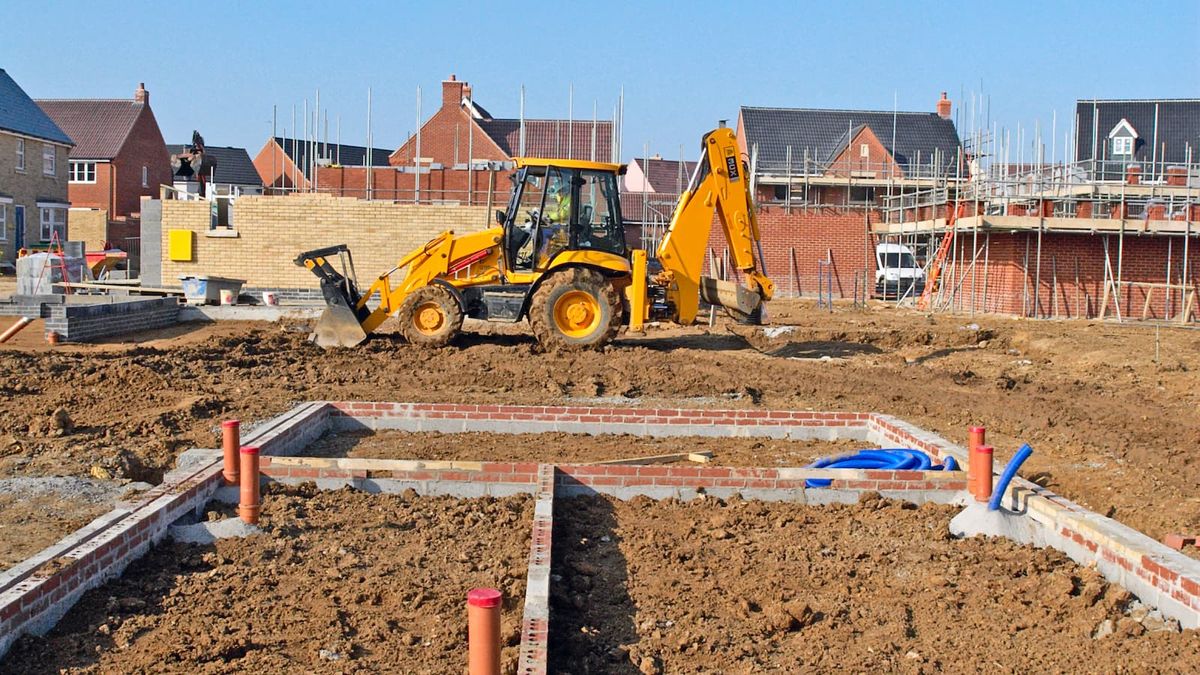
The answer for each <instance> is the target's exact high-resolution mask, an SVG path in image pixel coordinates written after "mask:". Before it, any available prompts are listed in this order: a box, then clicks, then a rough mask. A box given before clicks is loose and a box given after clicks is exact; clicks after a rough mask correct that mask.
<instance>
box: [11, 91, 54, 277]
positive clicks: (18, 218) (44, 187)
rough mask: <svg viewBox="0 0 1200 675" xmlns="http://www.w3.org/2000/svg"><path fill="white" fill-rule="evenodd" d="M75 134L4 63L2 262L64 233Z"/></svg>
mask: <svg viewBox="0 0 1200 675" xmlns="http://www.w3.org/2000/svg"><path fill="white" fill-rule="evenodd" d="M71 145H72V141H71V138H70V137H69V136H68V135H67V134H66V133H64V132H63V130H62V129H61V128H59V126H58V125H57V124H55V123H54V120H52V119H50V117H49V116H47V115H46V113H45V112H43V111H42V109H41V108H39V107H38V106H37V104H36V103H34V102H33V100H32V99H30V98H29V96H28V95H26V93H25V91H24V90H22V89H21V87H20V86H19V85H18V84H17V83H16V82H15V81H13V79H12V77H10V76H9V75H8V73H7V72H5V71H4V69H2V68H0V263H2V264H5V265H11V264H12V261H13V260H14V259H15V258H16V253H17V251H18V250H19V249H21V248H23V247H26V246H32V245H37V244H44V243H48V242H49V241H50V233H51V231H53V230H58V232H59V235H60V237H61V236H62V235H64V234H65V233H66V227H67V209H68V208H69V207H70V202H69V201H68V195H67V192H68V191H67V156H68V154H69V153H70V151H71Z"/></svg>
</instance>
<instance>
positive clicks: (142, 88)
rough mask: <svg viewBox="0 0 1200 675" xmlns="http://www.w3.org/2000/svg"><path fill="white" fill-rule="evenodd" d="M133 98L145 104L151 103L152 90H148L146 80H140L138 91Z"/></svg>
mask: <svg viewBox="0 0 1200 675" xmlns="http://www.w3.org/2000/svg"><path fill="white" fill-rule="evenodd" d="M133 100H134V101H135V102H137V103H142V104H144V105H149V104H150V92H148V91H146V83H145V82H138V88H137V91H135V92H133Z"/></svg>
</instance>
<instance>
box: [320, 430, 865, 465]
mask: <svg viewBox="0 0 1200 675" xmlns="http://www.w3.org/2000/svg"><path fill="white" fill-rule="evenodd" d="M866 447H871V446H870V445H869V444H868V443H865V442H863V441H854V440H837V441H815V440H796V441H792V440H777V439H770V438H711V437H704V436H682V437H679V436H677V437H667V438H645V437H638V436H631V435H628V434H606V435H600V436H588V435H585V434H567V433H557V432H548V433H536V434H497V433H487V432H467V433H453V434H446V433H438V432H407V431H380V432H349V433H343V434H330V435H328V436H325V437H324V438H322V439H321V440H320V441H318V442H316V443H314V444H312V445H310V446H309V448H308V450H306V451H305V453H304V454H305V455H306V456H313V457H371V458H376V459H424V460H442V461H452V460H461V459H468V458H469V459H471V460H478V461H483V462H531V461H532V462H537V461H544V460H546V459H547V458H549V459H550V460H551V461H554V462H558V463H562V464H585V463H589V462H605V461H612V460H619V459H626V458H631V457H643V458H647V459H650V458H653V459H652V461H654V462H656V463H662V464H687V463H689V462H703V460H701V459H700V458H695V459H689V458H687V457H681V456H679V455H683V454H685V453H687V454H700V455H705V454H706V453H707V454H711V457H709V458H708V461H707V462H703V463H706V464H713V465H719V466H764V467H778V466H804V465H805V464H808V463H810V462H812V461H813V460H815V459H817V458H819V457H828V456H833V455H838V454H843V453H848V452H854V451H855V450H858V449H862V448H866ZM669 456H674V457H672V458H671V459H666V458H667V457H669Z"/></svg>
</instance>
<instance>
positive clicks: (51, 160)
mask: <svg viewBox="0 0 1200 675" xmlns="http://www.w3.org/2000/svg"><path fill="white" fill-rule="evenodd" d="M42 173H43V174H45V175H47V176H57V175H58V156H57V155H56V154H55V152H54V146H53V145H50V144H49V143H43V144H42Z"/></svg>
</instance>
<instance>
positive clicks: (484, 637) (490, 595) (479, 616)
mask: <svg viewBox="0 0 1200 675" xmlns="http://www.w3.org/2000/svg"><path fill="white" fill-rule="evenodd" d="M500 598H501V595H500V591H498V590H496V589H494V588H474V589H471V591H470V592H468V593H467V672H468V673H470V675H500Z"/></svg>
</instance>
